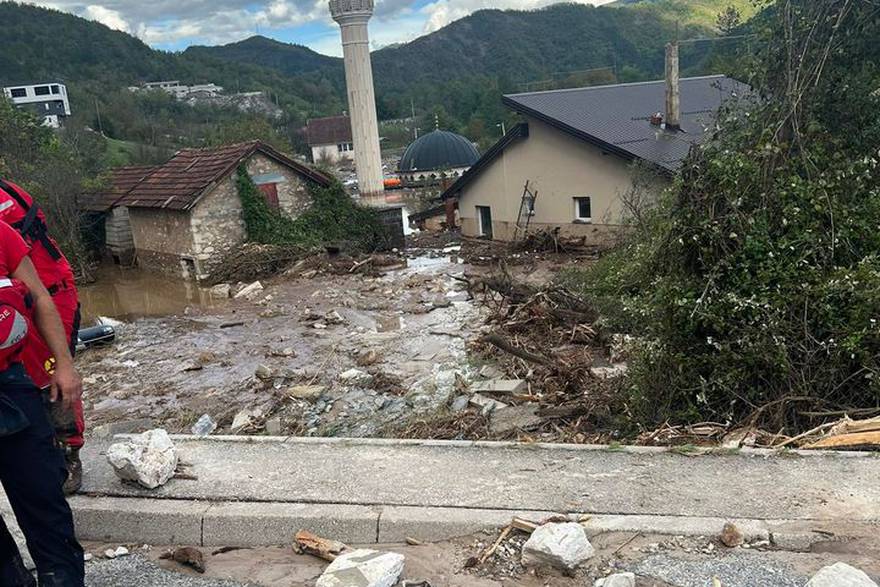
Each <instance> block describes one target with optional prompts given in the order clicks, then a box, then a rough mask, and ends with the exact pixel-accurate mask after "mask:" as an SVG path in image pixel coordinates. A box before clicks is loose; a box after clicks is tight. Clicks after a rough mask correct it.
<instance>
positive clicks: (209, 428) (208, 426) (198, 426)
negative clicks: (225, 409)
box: [192, 414, 217, 436]
mask: <svg viewBox="0 0 880 587" xmlns="http://www.w3.org/2000/svg"><path fill="white" fill-rule="evenodd" d="M216 429H217V422H215V421H214V418H212V417H211V415H210V414H202V416H201V417H200V418H199V419H198V420H197V421H196V423H195V424H193V427H192V433H193V434H195V435H196V436H207V435H209V434H211V433H212V432H214V430H216Z"/></svg>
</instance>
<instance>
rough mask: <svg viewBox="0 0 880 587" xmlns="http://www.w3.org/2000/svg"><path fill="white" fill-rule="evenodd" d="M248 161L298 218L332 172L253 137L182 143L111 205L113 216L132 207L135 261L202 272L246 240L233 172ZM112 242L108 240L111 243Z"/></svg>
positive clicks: (270, 194)
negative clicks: (203, 144) (200, 145)
mask: <svg viewBox="0 0 880 587" xmlns="http://www.w3.org/2000/svg"><path fill="white" fill-rule="evenodd" d="M242 164H243V165H245V168H246V169H247V172H248V174H249V175H250V177H251V179H252V180H253V182H254V183H255V184H256V186H257V188H259V190H260V191H261V192H262V193H263V195H264V196H265V198H266V201H267V202H268V203H269V205H270V206H273V207H276V208H278V209H279V210H280V211H281V212H282V213H284V214H285V215H287V216H289V217H291V218H295V217H296V216H298V215H299V214H300V213H302V212H303V211H304V210H305V209H306V208H308V206H309V205H310V204H311V196H310V192H309V188H310V187H311V186H320V187H327V186H329V185H330V179H329V178H327V177H326V176H324V175H323V174H321V173H319V172H317V171H315V170H313V169H311V168H309V167H307V166H305V165H303V164H301V163H298V162H297V161H294V160H293V159H291V158H289V157H287V156H286V155H284V154H282V153H280V152H279V151H277V150H275V149H274V148H272V147H271V146H269V145H267V144H265V143H262V142H259V141H252V142H248V143H240V144H235V145H228V146H223V147H217V148H209V149H183V150H181V151H178V152H177V153H176V154H175V155H174V156H173V157H172V158H171V159H170V160H168V161H167V162H166V163H164V164H162V165H159V166H156V167H154V168H152V169H150V170H149V171H148V172H147V173H146V174H145V175H144V176H143V177H142V178H141V179H140V180H138V181H137V182H135V183H134V185H132V186H131V187H130V188H129V189H127V190H124V186H116V187H115V188H113V189H114V190H115V191H114V193H118V192H119V191H121V190H124V192H125V193H124V194H123V195H121V196H120V197H119V198H117V199H116V200H115V201H114V202H113V204H112V206H111V213H110V215H109V216H108V221H109V220H110V219H111V218H114V217H116V216H120V217H121V216H123V215H124V214H125V213H123V212H116V210H117V209H119V208H123V209H125V210H126V211H127V215H128V221H129V225H130V229H131V239H132V242H133V245H134V252H135V255H136V257H137V261H138V264H139V265H140V266H141V267H144V268H146V269H149V270H153V271H160V272H163V273H168V274H175V275H181V276H183V277H185V278H187V279H202V278H204V277H206V276H207V275H208V274H209V273H210V271H211V269H212V268H214V267H215V266H216V265H218V264H220V263H222V262H223V259H224V258H225V256H226V255H227V254H228V253H229V252H230V251H232V250H234V249H235V248H236V247H238V246H240V245H241V244H242V243H244V242H245V241H247V239H248V235H247V229H246V227H245V223H244V218H243V214H242V204H241V200H240V198H239V196H238V189H237V187H236V182H235V178H236V172H237V169H238V167H239V166H240V165H242ZM108 245H109V243H108Z"/></svg>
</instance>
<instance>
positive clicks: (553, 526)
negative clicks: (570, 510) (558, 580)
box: [522, 522, 595, 571]
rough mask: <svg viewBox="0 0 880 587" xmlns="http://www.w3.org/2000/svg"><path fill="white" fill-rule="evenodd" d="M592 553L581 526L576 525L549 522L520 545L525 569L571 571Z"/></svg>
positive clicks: (539, 527)
mask: <svg viewBox="0 0 880 587" xmlns="http://www.w3.org/2000/svg"><path fill="white" fill-rule="evenodd" d="M594 553H595V551H594V550H593V546H592V545H591V544H590V541H589V540H587V533H586V531H585V530H584V527H583V526H581V525H580V524H578V523H576V522H563V523H556V522H551V523H548V524H544V525H542V526H538V528H536V529H535V531H534V532H532V535H531V537H529V539H528V541H526V543H525V544H524V545H523V553H522V559H523V564H524V565H526V566H531V567H540V566H547V565H549V566H552V567H556V568H558V569H561V570H565V571H572V570H574V569H576V568H577V567H579V566H580V565H582V564H583V563H584V562H585V561H586V560H587V559H589V558H590V557H592V556H593V554H594Z"/></svg>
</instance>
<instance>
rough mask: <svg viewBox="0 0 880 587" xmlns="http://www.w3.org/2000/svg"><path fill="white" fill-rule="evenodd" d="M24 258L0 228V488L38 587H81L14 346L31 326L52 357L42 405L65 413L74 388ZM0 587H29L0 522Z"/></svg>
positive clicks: (38, 394) (50, 450)
mask: <svg viewBox="0 0 880 587" xmlns="http://www.w3.org/2000/svg"><path fill="white" fill-rule="evenodd" d="M30 252H31V250H30V247H28V245H27V244H26V243H25V241H24V239H22V237H21V236H20V235H19V234H18V233H17V232H16V231H15V229H13V228H12V227H11V226H9V225H7V224H5V223H3V222H0V482H2V484H3V489H4V490H5V491H6V496H7V497H8V498H9V503H10V505H11V506H12V511H13V512H14V513H15V517H16V519H17V520H18V523H19V526H20V527H21V530H22V532H23V533H24V536H25V540H26V541H27V545H28V550H29V551H30V553H31V556H32V557H33V559H34V563H35V564H36V567H37V580H38V581H39V585H40V587H83V585H84V575H85V569H84V564H83V550H82V547H81V546H80V545H79V543H78V542H77V540H76V531H75V528H74V524H73V515H72V514H71V511H70V507H69V506H68V504H67V501H66V500H65V498H64V491H63V484H64V479H65V476H66V474H67V472H66V466H65V461H64V456H63V454H62V452H61V451H60V450H59V449H58V447H57V446H56V444H55V432H54V430H53V429H52V426H51V424H50V422H49V419H48V416H47V412H46V408H45V405H44V402H43V394H42V391H41V390H40V389H39V388H38V387H37V386H36V385H35V384H34V383H33V381H31V379H30V378H29V377H28V376H27V373H26V372H25V369H24V366H23V365H22V364H21V362H20V361H21V357H20V350H23V348H22V345H23V346H24V347H26V346H27V345H28V344H29V343H30V342H31V341H32V340H33V339H31V338H30V337H28V336H27V333H28V331H30V330H33V329H34V328H33V327H36V328H35V329H36V330H37V331H39V333H40V335H41V337H42V339H43V340H44V341H45V342H46V344H47V346H48V347H49V349H50V350H51V352H52V354H53V356H54V357H55V370H54V371H55V372H54V373H53V375H52V379H51V382H50V385H49V389H50V393H49V398H50V401H52V402H53V403H61V404H63V405H64V406H66V407H67V409H71V408H72V406H73V404H74V403H75V402H76V401H78V398H79V397H80V395H81V393H82V382H81V381H80V378H79V375H78V374H77V372H76V369H74V367H73V357H72V356H71V354H70V351H69V350H68V348H67V345H68V341H67V335H66V333H65V331H64V326H62V324H61V319H60V318H59V316H58V311H57V310H56V309H55V302H54V301H53V300H52V296H51V295H49V292H48V291H47V290H46V288H45V286H44V285H43V283H42V282H41V281H40V278H39V276H38V275H37V271H36V269H35V268H34V264H33V262H32V261H31V259H30V257H29V256H28V255H29V254H30ZM28 314H30V315H32V321H31V320H30V319H29V316H28ZM0 585H2V586H3V587H35V586H36V585H37V583H36V582H35V581H34V578H33V576H32V575H31V574H30V573H29V572H28V571H27V570H26V568H25V566H24V564H23V563H22V559H21V553H20V552H19V550H18V547H17V546H16V543H15V540H14V539H13V538H12V536H11V534H10V533H9V530H8V529H7V527H6V524H5V523H4V522H3V521H2V518H0Z"/></svg>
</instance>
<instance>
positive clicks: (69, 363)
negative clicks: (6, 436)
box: [12, 257, 82, 409]
mask: <svg viewBox="0 0 880 587" xmlns="http://www.w3.org/2000/svg"><path fill="white" fill-rule="evenodd" d="M12 277H13V278H14V279H18V280H19V281H21V282H23V283H24V284H25V285H26V286H27V287H28V289H29V290H30V292H31V296H33V299H34V323H35V324H36V327H37V330H38V331H39V332H40V334H41V335H42V336H43V340H45V341H46V344H47V345H48V346H49V350H51V351H52V354H53V355H54V356H55V374H54V375H53V377H52V391H51V396H50V397H51V399H52V401H53V402H54V401H57V400H58V398H59V396H60V398H61V399H62V401H63V402H64V407H65V409H71V408H72V407H73V402H74V400H75V399H76V398H78V397H79V396H80V395H82V381H81V380H80V378H79V374H78V373H77V372H76V369H74V367H73V357H71V356H70V348H69V347H68V344H69V342H68V340H67V335H66V334H65V332H64V326H63V325H62V324H61V318H60V317H59V316H58V310H57V309H56V308H55V302H53V301H52V296H51V295H49V292H48V291H46V288H45V287H44V286H43V283H42V282H41V281H40V278H39V277H38V276H37V270H36V269H34V264H33V262H32V261H31V260H30V258H29V257H25V258H24V259H22V260H21V263H20V264H19V265H18V267H17V268H16V269H15V271H13V272H12Z"/></svg>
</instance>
